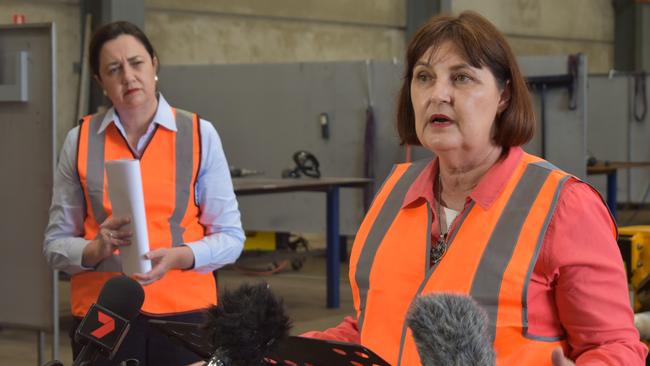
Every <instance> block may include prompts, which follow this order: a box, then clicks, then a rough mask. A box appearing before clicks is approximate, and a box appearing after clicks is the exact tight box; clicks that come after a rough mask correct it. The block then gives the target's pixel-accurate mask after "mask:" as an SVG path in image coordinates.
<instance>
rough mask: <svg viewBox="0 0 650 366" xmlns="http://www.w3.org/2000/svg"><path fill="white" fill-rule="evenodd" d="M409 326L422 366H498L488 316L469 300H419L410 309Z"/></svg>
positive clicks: (450, 296)
mask: <svg viewBox="0 0 650 366" xmlns="http://www.w3.org/2000/svg"><path fill="white" fill-rule="evenodd" d="M406 323H407V325H408V326H409V327H410V328H411V331H412V333H413V339H414V340H415V345H416V347H417V350H418V354H419V355H420V361H421V362H422V365H423V366H434V365H477V366H487V365H490V366H494V364H495V354H494V348H493V347H492V342H491V340H490V337H489V336H488V333H487V323H488V318H487V314H486V312H485V310H483V309H482V308H481V307H480V306H479V305H478V304H477V303H476V302H475V301H474V300H473V299H472V298H471V297H469V296H466V295H456V294H448V293H437V294H429V295H425V296H418V297H417V298H416V299H415V300H414V301H413V303H412V304H411V306H410V308H409V311H408V313H407V315H406Z"/></svg>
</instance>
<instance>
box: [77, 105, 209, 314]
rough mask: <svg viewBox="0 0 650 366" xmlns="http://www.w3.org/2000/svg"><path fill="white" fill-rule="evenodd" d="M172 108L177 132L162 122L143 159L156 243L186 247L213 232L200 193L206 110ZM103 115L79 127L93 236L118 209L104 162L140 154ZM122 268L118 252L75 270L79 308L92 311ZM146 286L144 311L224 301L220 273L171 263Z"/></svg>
mask: <svg viewBox="0 0 650 366" xmlns="http://www.w3.org/2000/svg"><path fill="white" fill-rule="evenodd" d="M172 110H173V113H174V116H175V118H176V128H177V131H171V130H168V129H166V128H164V127H160V126H156V130H155V132H154V134H153V137H152V138H151V140H150V141H149V144H148V145H147V147H146V148H145V150H144V152H143V154H142V156H141V157H140V159H139V160H140V170H141V174H142V189H143V193H144V203H145V211H146V215H147V231H148V235H149V249H150V250H154V249H158V248H171V247H174V246H179V245H182V244H183V243H187V242H192V241H196V240H200V239H202V238H203V237H204V236H205V228H204V227H203V226H202V225H201V224H200V223H199V215H200V210H199V207H198V206H197V204H196V200H195V195H194V192H195V190H194V187H195V185H196V179H197V176H198V171H199V166H200V159H201V143H200V131H199V117H198V116H197V115H196V114H194V113H189V112H186V111H182V110H180V109H178V110H177V109H172ZM103 117H104V114H96V115H94V116H86V117H84V118H83V120H82V122H81V126H80V127H79V146H78V153H77V170H78V173H79V179H80V181H81V186H82V188H83V193H84V197H85V201H86V217H85V220H84V238H85V239H87V240H92V239H94V238H95V237H96V236H97V235H98V232H99V225H100V224H101V223H102V222H104V220H105V219H106V218H107V217H110V216H111V213H112V210H111V203H110V201H109V199H108V191H107V183H106V175H105V168H104V162H106V161H109V160H117V159H135V158H136V157H135V156H134V154H133V153H132V152H131V150H130V148H129V146H128V143H127V141H126V140H125V139H124V137H123V136H122V134H120V132H119V130H118V129H117V127H116V126H115V124H114V123H111V124H109V125H108V126H107V127H106V129H105V130H104V131H103V132H102V133H98V130H99V127H100V125H101V123H102V119H103ZM120 268H121V267H120V265H119V262H118V261H117V257H116V256H112V257H109V258H107V259H105V260H104V261H102V262H101V263H100V264H99V265H98V266H97V268H96V269H95V271H87V272H81V273H77V274H75V275H73V276H72V279H71V297H72V299H71V303H72V304H71V305H72V314H73V315H75V316H84V315H85V314H86V312H87V311H88V308H89V307H90V306H91V305H92V304H93V303H94V302H95V301H96V300H97V297H98V295H99V291H100V290H101V288H102V286H103V285H104V283H105V282H106V281H107V280H108V279H109V278H111V277H112V276H116V275H118V274H119V272H116V271H119V270H120ZM144 292H145V300H144V304H143V305H142V311H143V312H145V313H149V314H160V315H162V314H175V313H181V312H187V311H193V310H198V309H202V308H205V307H208V306H209V305H211V304H215V303H216V301H217V290H216V283H215V280H214V277H213V275H212V273H207V274H202V273H198V272H196V271H181V270H170V271H169V272H167V274H165V276H164V277H163V278H162V279H160V280H158V281H156V282H154V283H152V284H150V285H147V286H144Z"/></svg>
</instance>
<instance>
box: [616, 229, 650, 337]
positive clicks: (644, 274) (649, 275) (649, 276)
mask: <svg viewBox="0 0 650 366" xmlns="http://www.w3.org/2000/svg"><path fill="white" fill-rule="evenodd" d="M618 234H619V238H618V244H619V247H620V249H621V253H622V255H623V260H624V261H625V267H626V269H627V276H628V280H629V282H630V286H631V291H632V294H633V296H632V302H633V306H634V312H635V313H637V314H636V315H635V317H634V318H635V320H634V323H635V325H636V327H637V329H638V330H639V333H640V335H641V340H642V341H643V342H644V343H645V344H646V345H648V346H650V341H649V340H648V339H647V337H648V334H647V333H648V332H647V329H646V328H648V326H647V319H648V317H647V315H648V313H647V312H648V311H650V225H638V226H624V227H620V228H619V229H618ZM644 319H646V320H644Z"/></svg>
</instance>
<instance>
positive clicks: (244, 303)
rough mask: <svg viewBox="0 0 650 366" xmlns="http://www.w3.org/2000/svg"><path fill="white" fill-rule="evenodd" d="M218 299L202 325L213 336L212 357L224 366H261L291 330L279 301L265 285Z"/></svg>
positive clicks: (225, 293) (242, 289) (247, 287)
mask: <svg viewBox="0 0 650 366" xmlns="http://www.w3.org/2000/svg"><path fill="white" fill-rule="evenodd" d="M220 295H221V296H220V297H219V302H218V304H217V305H216V306H212V307H211V308H210V309H209V310H208V315H209V316H208V319H209V320H208V321H207V323H206V324H205V327H206V328H207V329H208V331H209V332H210V333H211V334H212V335H213V343H214V346H215V353H216V354H218V355H219V357H220V358H222V361H224V364H231V365H233V366H240V365H246V366H249V365H250V366H257V365H264V357H265V356H266V355H268V354H269V353H271V352H272V351H274V350H275V348H276V347H277V345H278V342H279V341H280V340H282V339H284V338H286V337H288V336H289V330H290V329H291V320H290V319H289V317H288V316H287V314H286V313H285V309H284V304H283V302H282V300H281V299H279V298H277V297H276V296H275V295H274V294H273V293H272V292H271V290H270V289H269V286H268V285H267V284H265V283H260V284H257V285H248V284H244V285H241V286H240V287H239V288H237V289H235V290H234V291H228V290H226V291H223V292H222V293H220ZM226 360H227V361H226Z"/></svg>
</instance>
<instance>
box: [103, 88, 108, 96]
mask: <svg viewBox="0 0 650 366" xmlns="http://www.w3.org/2000/svg"><path fill="white" fill-rule="evenodd" d="M102 94H104V96H105V97H106V96H108V93H106V89H103V90H102Z"/></svg>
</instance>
